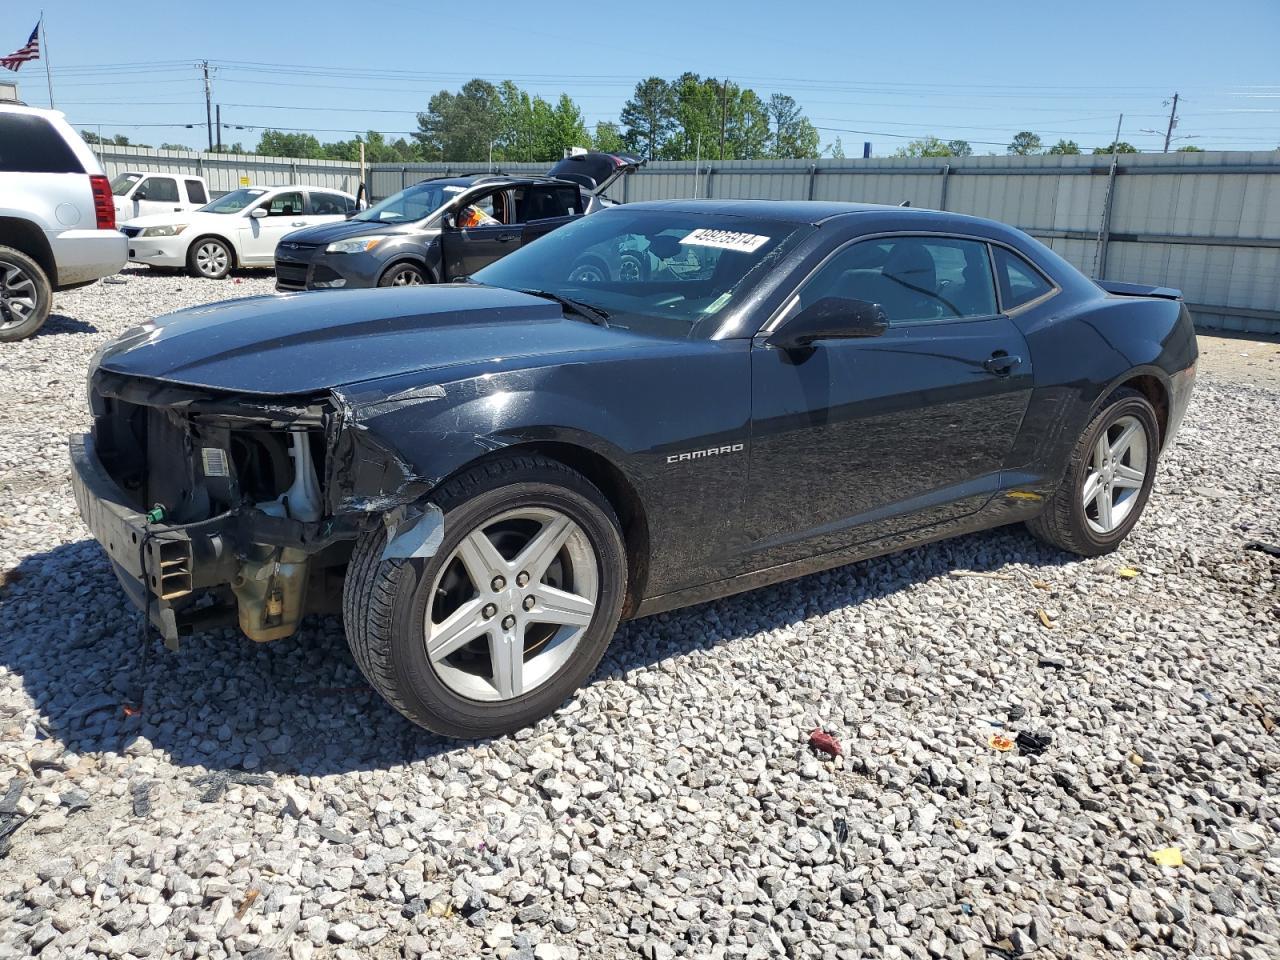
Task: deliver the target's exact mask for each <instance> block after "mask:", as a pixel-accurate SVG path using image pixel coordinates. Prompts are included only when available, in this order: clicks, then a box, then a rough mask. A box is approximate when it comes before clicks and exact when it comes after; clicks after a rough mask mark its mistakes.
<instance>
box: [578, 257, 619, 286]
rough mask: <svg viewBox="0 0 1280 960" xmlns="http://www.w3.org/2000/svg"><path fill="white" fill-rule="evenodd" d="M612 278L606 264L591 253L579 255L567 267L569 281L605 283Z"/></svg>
mask: <svg viewBox="0 0 1280 960" xmlns="http://www.w3.org/2000/svg"><path fill="white" fill-rule="evenodd" d="M612 279H613V276H612V275H611V274H610V272H609V267H608V265H607V264H606V263H605V262H604V261H603V260H601V259H600V258H599V257H596V256H592V255H591V254H587V255H586V256H584V257H579V258H578V259H577V260H575V261H574V263H573V266H572V267H571V268H570V269H569V282H570V283H607V282H608V281H610V280H612Z"/></svg>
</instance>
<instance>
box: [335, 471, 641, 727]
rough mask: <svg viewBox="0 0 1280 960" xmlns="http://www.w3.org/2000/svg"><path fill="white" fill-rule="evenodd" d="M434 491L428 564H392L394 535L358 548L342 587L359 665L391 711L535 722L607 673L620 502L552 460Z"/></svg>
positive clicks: (445, 720) (484, 723) (618, 584)
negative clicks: (435, 528)
mask: <svg viewBox="0 0 1280 960" xmlns="http://www.w3.org/2000/svg"><path fill="white" fill-rule="evenodd" d="M432 500H433V501H434V502H435V503H436V504H437V505H438V506H439V507H440V508H441V509H442V510H443V511H444V531H445V533H444V540H443V542H442V543H441V545H440V547H439V549H438V550H437V551H436V554H435V555H434V556H432V557H429V558H427V559H423V560H382V559H381V555H382V551H383V547H384V546H385V543H386V535H385V534H384V533H383V532H382V531H381V530H375V531H373V532H372V533H369V534H366V535H365V536H364V537H362V538H361V540H360V541H359V542H358V543H357V545H356V549H355V552H354V555H353V556H352V559H351V564H350V566H349V568H348V572H347V580H346V585H345V587H344V593H343V617H344V620H345V623H346V628H347V639H348V642H349V643H350V645H351V650H352V653H353V655H354V657H355V659H356V662H357V663H358V664H359V665H360V669H361V670H362V671H363V672H364V674H365V676H366V677H367V678H368V680H369V682H370V683H371V684H373V686H374V687H375V688H376V689H377V690H378V692H379V693H381V694H382V695H383V697H385V698H386V699H387V701H388V702H389V703H391V705H392V706H394V707H395V708H396V709H397V710H399V711H400V712H401V713H403V714H404V715H405V716H406V717H408V718H409V719H410V720H412V721H413V722H414V723H417V724H419V725H421V726H424V727H427V728H428V729H430V730H434V731H436V732H437V733H442V734H445V735H446V736H453V737H465V738H474V737H487V736H496V735H498V734H503V733H508V732H510V731H512V730H516V729H518V728H520V727H523V726H526V725H528V724H530V723H533V722H535V721H537V720H539V719H541V718H542V717H544V716H546V715H547V714H548V713H550V712H551V711H552V710H554V709H555V708H556V707H558V706H559V705H560V704H561V703H562V702H564V700H565V698H566V697H568V696H570V695H572V693H573V692H574V691H575V690H577V689H578V687H580V686H581V685H582V684H583V682H585V681H586V679H587V678H588V677H589V676H590V674H591V671H592V670H593V669H595V666H596V664H597V663H598V662H599V660H600V657H601V656H602V655H603V653H604V650H605V648H606V647H607V646H608V644H609V640H610V639H611V638H612V636H613V632H614V630H615V629H616V628H617V624H618V618H619V616H620V614H621V610H622V599H623V596H624V594H625V591H626V576H627V570H626V560H625V552H624V550H623V545H622V536H621V533H620V532H619V529H618V522H617V518H616V517H615V516H614V513H613V511H612V509H611V508H610V506H609V503H608V501H607V500H606V499H605V498H604V496H603V495H602V494H601V493H600V491H599V490H597V489H596V488H595V487H594V486H592V485H591V483H590V482H588V481H587V480H586V479H585V478H584V477H582V476H581V475H580V474H578V473H576V472H574V471H573V470H570V469H569V468H568V467H565V466H564V465H563V464H560V463H557V462H555V461H553V460H547V459H544V458H542V457H508V458H502V459H498V460H493V461H490V462H488V463H485V464H482V465H479V466H477V467H474V468H472V469H471V470H469V471H467V472H466V473H465V474H463V475H461V476H460V477H458V478H456V479H454V480H452V481H450V482H449V483H448V484H446V485H445V486H444V487H443V488H442V489H441V490H439V491H438V492H437V493H436V494H435V495H434V496H433V497H432Z"/></svg>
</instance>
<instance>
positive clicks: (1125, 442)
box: [1108, 421, 1142, 460]
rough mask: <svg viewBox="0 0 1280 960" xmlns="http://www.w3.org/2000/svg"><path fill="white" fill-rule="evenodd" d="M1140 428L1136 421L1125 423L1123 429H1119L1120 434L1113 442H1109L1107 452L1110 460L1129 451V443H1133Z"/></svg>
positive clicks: (1120, 457)
mask: <svg viewBox="0 0 1280 960" xmlns="http://www.w3.org/2000/svg"><path fill="white" fill-rule="evenodd" d="M1141 429H1142V428H1141V427H1139V426H1138V424H1137V422H1136V421H1134V422H1133V423H1129V424H1126V425H1125V427H1124V429H1123V430H1121V431H1120V436H1118V437H1116V441H1115V443H1113V444H1111V446H1110V448H1109V450H1108V453H1109V454H1110V457H1111V459H1112V460H1120V459H1122V458H1123V457H1124V455H1125V454H1126V453H1127V452H1128V451H1129V446H1130V444H1132V443H1133V441H1134V439H1135V437H1136V435H1137V433H1138V431H1139V430H1141Z"/></svg>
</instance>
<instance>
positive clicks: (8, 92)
mask: <svg viewBox="0 0 1280 960" xmlns="http://www.w3.org/2000/svg"><path fill="white" fill-rule="evenodd" d="M17 99H18V85H17V84H16V83H14V82H12V81H10V80H0V103H13V102H15V101H16V100H17Z"/></svg>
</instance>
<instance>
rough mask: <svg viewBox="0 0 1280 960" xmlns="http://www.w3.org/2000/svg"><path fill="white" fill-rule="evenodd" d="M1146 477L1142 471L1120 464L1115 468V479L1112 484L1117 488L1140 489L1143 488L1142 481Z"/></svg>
mask: <svg viewBox="0 0 1280 960" xmlns="http://www.w3.org/2000/svg"><path fill="white" fill-rule="evenodd" d="M1145 479H1146V476H1145V475H1144V474H1143V472H1142V471H1141V470H1136V469H1134V468H1133V467H1131V466H1129V465H1128V464H1125V463H1118V464H1116V467H1115V477H1114V478H1113V479H1112V481H1111V482H1112V483H1113V484H1115V485H1116V486H1117V487H1129V488H1135V489H1136V488H1138V487H1141V486H1142V481H1143V480H1145Z"/></svg>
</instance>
